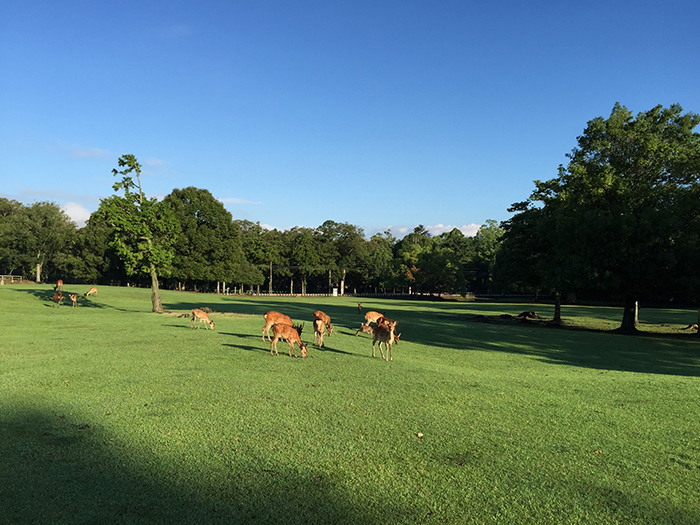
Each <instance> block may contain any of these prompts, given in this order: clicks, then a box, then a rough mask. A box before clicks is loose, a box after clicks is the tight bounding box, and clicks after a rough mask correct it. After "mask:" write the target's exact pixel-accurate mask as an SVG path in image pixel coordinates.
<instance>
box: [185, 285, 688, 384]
mask: <svg viewBox="0 0 700 525" xmlns="http://www.w3.org/2000/svg"><path fill="white" fill-rule="evenodd" d="M370 304H371V303H370ZM187 306H189V304H188V305H187ZM368 306H369V305H368ZM382 306H387V307H388V308H386V309H384V310H386V311H385V312H382V313H385V314H386V315H387V316H388V317H390V318H391V319H394V320H398V321H399V324H398V325H397V329H398V332H400V333H401V334H402V335H401V343H402V344H403V343H417V344H419V345H425V346H432V347H445V348H454V349H460V350H480V351H489V352H508V353H514V354H521V355H531V356H534V357H536V358H538V359H541V360H542V361H544V362H548V363H552V364H563V365H570V366H578V367H583V368H593V369H600V370H621V371H629V372H643V373H651V374H670V375H683V376H700V348H699V346H700V345H698V340H700V338H694V336H687V337H682V336H681V337H669V336H657V335H643V336H639V337H636V336H623V335H618V334H613V333H611V332H602V331H598V332H596V331H589V330H581V329H571V328H568V329H567V328H554V327H548V326H543V325H541V324H540V325H535V324H533V323H523V322H519V321H517V320H516V321H514V320H508V321H507V322H500V321H499V322H493V323H489V322H475V319H476V315H475V314H476V313H484V312H487V313H490V314H492V316H493V317H494V318H495V317H496V316H497V315H498V314H499V313H504V312H506V313H510V314H511V315H517V314H518V313H519V312H521V311H523V309H535V310H537V311H540V312H541V311H542V310H543V309H548V310H549V309H553V307H552V305H526V304H519V303H493V304H474V303H450V302H441V301H438V302H430V303H428V302H411V301H395V302H394V301H391V302H388V301H387V302H386V304H383V305H382ZM419 307H421V308H419ZM426 307H429V309H428V310H426ZM319 309H321V310H323V311H324V312H326V313H327V314H328V315H330V316H331V320H332V323H333V325H334V326H336V327H337V328H336V330H337V331H336V332H334V336H336V335H343V336H346V335H349V334H350V333H352V334H353V335H354V333H355V331H356V330H357V329H358V328H359V327H360V323H361V322H364V317H363V315H361V314H359V313H358V312H357V308H356V306H353V305H352V303H345V304H342V303H339V304H337V305H334V304H323V305H321V306H320V307H319ZM369 309H372V308H364V309H363V313H364V312H366V311H368V310H369ZM382 309H383V308H382ZM382 309H380V311H381V310H382ZM270 310H276V311H281V312H283V313H285V314H287V315H289V316H290V317H291V318H292V320H294V321H306V322H307V323H308V322H309V321H310V320H311V319H312V318H313V315H312V312H313V310H314V307H313V298H301V299H300V300H299V302H296V301H290V300H276V299H273V298H255V300H251V301H250V302H245V303H243V302H241V303H236V304H233V303H231V309H230V310H228V311H231V312H237V313H242V314H254V315H260V318H261V327H262V324H263V320H262V315H263V314H264V313H265V312H268V311H270ZM594 314H597V315H599V309H598V308H595V309H594V310H591V315H594ZM606 315H607V314H606ZM609 315H610V318H611V319H614V318H615V316H619V315H621V314H620V311H619V309H615V308H610V310H609ZM339 328H342V330H339ZM360 336H362V334H360ZM337 344H339V343H336V345H337ZM404 348H410V346H407V347H404Z"/></svg>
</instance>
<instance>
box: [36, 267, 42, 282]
mask: <svg viewBox="0 0 700 525" xmlns="http://www.w3.org/2000/svg"><path fill="white" fill-rule="evenodd" d="M40 283H41V263H40V262H38V263H36V284H40Z"/></svg>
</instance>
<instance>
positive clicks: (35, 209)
mask: <svg viewBox="0 0 700 525" xmlns="http://www.w3.org/2000/svg"><path fill="white" fill-rule="evenodd" d="M26 216H27V221H26V225H27V226H28V232H27V237H26V239H25V242H24V247H23V250H24V253H25V254H27V255H30V256H31V257H32V259H33V262H34V265H35V267H36V282H37V283H40V282H41V279H42V274H44V273H46V274H47V276H49V277H56V275H55V273H56V270H57V269H58V268H59V266H61V267H62V270H65V265H63V264H61V262H65V258H66V255H67V254H68V253H70V251H71V248H72V244H73V242H74V239H75V230H76V225H75V223H74V222H73V221H72V220H71V219H70V218H69V217H68V215H66V213H65V212H64V211H63V210H61V208H60V207H59V206H58V205H57V204H55V203H53V202H37V203H34V204H32V205H31V206H29V207H28V208H26ZM45 266H46V267H48V270H47V268H45ZM52 273H53V275H52Z"/></svg>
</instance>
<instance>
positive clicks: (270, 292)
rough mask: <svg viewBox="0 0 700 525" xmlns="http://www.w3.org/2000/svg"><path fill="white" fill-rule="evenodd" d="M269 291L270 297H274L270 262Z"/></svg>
mask: <svg viewBox="0 0 700 525" xmlns="http://www.w3.org/2000/svg"><path fill="white" fill-rule="evenodd" d="M267 291H268V293H269V294H270V295H272V261H270V285H269V287H268V289H267Z"/></svg>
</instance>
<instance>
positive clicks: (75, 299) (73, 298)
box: [68, 293, 78, 308]
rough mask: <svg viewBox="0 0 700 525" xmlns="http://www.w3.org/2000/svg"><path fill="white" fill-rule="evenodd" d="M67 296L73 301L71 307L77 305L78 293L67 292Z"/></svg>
mask: <svg viewBox="0 0 700 525" xmlns="http://www.w3.org/2000/svg"><path fill="white" fill-rule="evenodd" d="M68 297H70V300H71V301H73V308H75V307H76V306H78V294H77V293H69V294H68Z"/></svg>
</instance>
